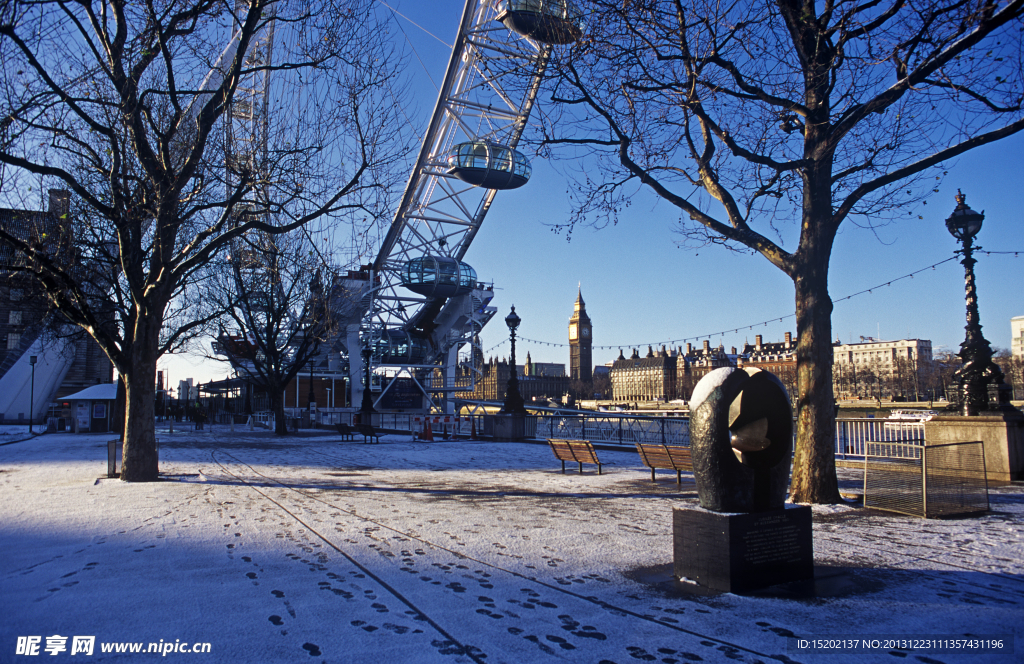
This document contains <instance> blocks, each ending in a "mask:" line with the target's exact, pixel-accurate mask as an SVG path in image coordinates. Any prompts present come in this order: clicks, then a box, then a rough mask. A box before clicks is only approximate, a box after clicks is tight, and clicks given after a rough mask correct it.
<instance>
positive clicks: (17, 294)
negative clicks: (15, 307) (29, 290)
mask: <svg viewBox="0 0 1024 664" xmlns="http://www.w3.org/2000/svg"><path fill="white" fill-rule="evenodd" d="M23 299H25V289H24V288H12V289H11V302H20V301H21V300H23Z"/></svg>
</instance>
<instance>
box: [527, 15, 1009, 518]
mask: <svg viewBox="0 0 1024 664" xmlns="http://www.w3.org/2000/svg"><path fill="white" fill-rule="evenodd" d="M588 7H590V8H591V9H592V12H591V13H590V15H589V17H588V28H587V33H586V34H585V35H584V36H583V38H582V39H581V41H580V42H579V43H577V44H576V45H574V46H573V47H572V49H571V51H570V52H569V54H568V55H567V56H566V57H564V58H563V59H562V60H561V62H559V63H558V64H557V66H556V67H554V70H555V71H556V72H557V74H556V77H555V79H554V80H553V81H552V82H551V84H550V91H551V94H550V96H551V98H552V101H553V102H555V103H556V104H557V105H556V106H554V107H552V106H550V105H549V106H546V108H548V109H550V110H551V113H549V116H548V122H547V123H546V126H545V127H544V130H543V131H544V135H543V137H542V139H541V149H542V151H544V150H545V149H549V150H551V151H552V152H553V153H555V154H571V156H572V158H573V161H572V162H570V164H580V167H579V170H578V171H577V177H576V178H575V179H576V183H575V185H574V187H573V196H574V201H575V214H574V216H573V217H572V219H571V220H570V222H569V226H570V230H571V226H572V224H574V223H580V222H583V223H596V224H598V225H600V224H602V223H608V222H614V221H616V220H617V218H618V215H619V213H620V211H621V210H622V209H623V207H624V206H625V205H627V204H628V203H629V200H630V198H631V196H632V195H634V194H635V192H636V191H637V190H638V189H639V188H640V187H644V188H647V189H648V190H650V191H652V192H654V194H655V195H656V196H658V197H660V198H661V199H662V200H664V201H667V202H668V203H670V204H671V205H673V206H675V208H677V209H678V211H679V213H680V218H681V223H682V226H681V228H682V232H683V233H684V236H685V241H686V242H689V243H696V244H706V243H714V244H720V245H724V246H726V247H729V248H732V249H736V250H740V251H753V252H756V253H759V254H761V255H762V256H763V257H764V258H765V259H767V260H768V261H770V262H771V263H772V264H773V265H775V266H776V267H778V268H779V269H780V270H782V271H783V272H784V273H785V274H786V275H788V276H789V277H790V278H791V279H792V281H793V285H794V288H795V291H796V318H797V333H798V342H797V348H796V352H797V363H798V366H797V371H798V376H799V388H798V395H797V417H798V424H797V431H798V442H797V448H796V456H795V459H794V469H793V478H792V483H791V488H790V496H791V499H792V500H794V501H797V502H814V503H830V502H836V501H838V500H839V491H838V485H837V480H836V473H835V461H834V455H833V443H832V438H833V420H834V415H833V394H832V372H831V368H832V361H833V358H832V347H831V339H832V330H831V313H832V300H831V298H830V296H829V292H828V268H829V262H830V257H831V254H832V247H833V243H834V241H835V238H836V233H837V231H838V230H839V228H840V226H841V225H842V224H843V223H844V222H845V221H847V220H848V219H850V218H859V219H861V220H863V221H862V222H861V223H866V224H868V225H872V224H878V223H881V222H883V221H885V220H891V219H894V218H896V217H898V216H900V215H903V216H905V215H906V214H908V212H907V208H906V205H907V204H908V203H910V202H915V201H919V200H921V199H922V198H923V197H924V196H925V195H926V194H927V193H928V192H930V191H931V190H932V189H933V188H934V187H935V185H934V180H930V182H931V183H932V184H931V185H929V184H928V182H929V178H931V177H933V176H934V173H929V171H930V169H933V168H934V167H937V166H939V165H941V164H942V163H944V162H946V161H948V160H950V159H952V158H954V157H956V156H958V155H961V154H963V153H965V152H967V151H968V150H970V149H972V148H974V147H977V146H980V145H984V144H987V143H991V142H993V141H996V140H999V139H1001V138H1004V137H1007V136H1010V135H1012V134H1014V133H1016V132H1018V131H1020V130H1021V129H1024V118H1022V112H1021V99H1022V86H1024V81H1022V80H1021V69H1022V54H1021V40H1020V18H1021V15H1022V10H1024V0H1009V1H989V0H968V1H962V0H946V1H940V2H936V1H934V0H932V1H928V2H917V1H914V0H883V1H879V2H876V1H868V2H861V1H859V0H828V1H825V2H814V1H812V0H802V1H801V0H777V1H776V2H764V1H760V2H758V1H755V2H745V1H744V2H741V1H739V0H736V1H733V2H726V3H721V2H717V1H707V0H694V1H692V2H685V3H684V2H683V1H682V0H626V1H625V2H623V0H594V1H593V2H590V3H588ZM555 148H557V149H555ZM594 155H597V156H598V157H599V159H597V163H596V164H595V163H593V162H594V160H593V159H592V158H589V157H593V156H594ZM570 168H572V166H570ZM790 222H795V224H796V225H797V226H798V228H799V235H798V238H797V240H796V244H795V246H793V247H791V248H790V249H786V248H784V244H785V242H784V241H783V236H784V234H785V233H786V232H789V233H790V234H791V235H792V232H793V231H792V229H793V226H792V225H788V226H787V224H788V223H790Z"/></svg>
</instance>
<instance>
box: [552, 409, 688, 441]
mask: <svg viewBox="0 0 1024 664" xmlns="http://www.w3.org/2000/svg"><path fill="white" fill-rule="evenodd" d="M537 437H538V438H567V439H572V440H589V441H590V442H592V443H606V444H611V445H623V446H628V447H633V445H634V443H661V444H665V445H687V446H688V445H689V444H690V421H689V420H688V419H683V418H668V417H642V416H636V415H631V416H622V415H605V414H601V415H579V416H566V415H553V416H548V415H540V416H537Z"/></svg>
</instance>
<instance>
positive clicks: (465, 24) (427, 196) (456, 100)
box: [348, 0, 551, 410]
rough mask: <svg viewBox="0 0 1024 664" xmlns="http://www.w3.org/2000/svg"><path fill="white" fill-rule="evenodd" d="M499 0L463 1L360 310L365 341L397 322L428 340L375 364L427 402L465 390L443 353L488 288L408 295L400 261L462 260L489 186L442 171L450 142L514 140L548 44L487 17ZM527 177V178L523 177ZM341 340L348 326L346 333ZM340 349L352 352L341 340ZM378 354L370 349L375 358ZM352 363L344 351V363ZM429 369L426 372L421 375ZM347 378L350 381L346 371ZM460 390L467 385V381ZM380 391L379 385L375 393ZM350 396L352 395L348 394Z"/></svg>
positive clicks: (472, 319)
mask: <svg viewBox="0 0 1024 664" xmlns="http://www.w3.org/2000/svg"><path fill="white" fill-rule="evenodd" d="M500 5H501V2H500V0H467V2H466V7H465V10H464V11H463V15H462V22H461V24H460V27H459V34H458V37H457V39H456V40H455V45H454V47H453V49H452V55H451V59H450V61H449V64H448V70H447V72H446V74H445V77H444V82H443V84H442V86H441V89H440V92H439V95H438V99H437V104H436V106H435V107H434V113H433V115H432V116H431V119H430V124H429V126H428V129H427V132H426V136H425V137H424V139H423V144H422V146H421V147H420V151H419V155H418V158H417V160H416V164H415V167H414V169H413V172H412V175H411V176H410V178H409V181H408V183H407V185H406V188H405V193H404V195H403V197H402V200H401V203H400V206H399V208H398V211H397V213H396V215H395V218H394V220H393V222H392V224H391V227H390V229H389V231H388V233H387V235H386V237H385V239H384V242H383V244H382V245H381V247H380V251H379V253H378V255H377V258H376V260H375V261H374V263H373V266H372V269H373V274H372V279H373V280H374V284H375V287H374V288H373V297H372V300H371V302H370V303H369V306H368V307H367V308H366V309H365V310H363V311H362V316H361V325H360V326H361V336H362V341H361V343H363V344H366V343H373V342H374V340H376V339H379V338H380V337H381V336H382V335H383V334H385V333H386V331H387V330H393V329H400V330H403V331H405V332H407V333H410V334H415V335H418V336H419V337H421V338H425V339H426V340H427V341H428V342H429V349H430V351H429V354H428V357H427V358H425V359H424V360H421V363H426V365H427V366H431V367H434V369H425V368H423V366H422V364H421V366H419V367H417V366H412V365H400V364H398V365H396V364H394V363H393V362H391V361H389V362H387V366H388V367H389V368H388V369H387V370H384V369H381V372H382V373H387V374H390V375H398V372H396V371H395V370H394V369H395V368H396V367H403V368H405V369H407V371H403V372H402V373H403V375H416V376H417V384H419V385H421V386H422V388H423V389H424V393H425V394H430V395H433V398H432V400H431V402H432V403H431V406H432V407H434V408H438V409H445V410H449V408H447V404H446V402H447V397H446V395H447V394H449V393H451V392H455V391H462V390H465V389H466V388H465V386H462V385H460V384H459V383H460V381H458V380H456V379H455V372H454V368H453V367H452V368H451V369H452V370H449V369H450V368H449V367H448V364H450V363H451V362H453V361H454V360H452V359H451V358H457V356H458V349H459V348H460V347H462V346H463V345H464V344H466V343H468V342H470V341H471V339H472V338H473V337H475V335H478V334H479V333H480V330H481V329H482V328H483V327H484V326H485V325H486V324H487V322H488V321H489V320H490V319H491V317H493V315H494V313H495V311H496V310H495V308H494V307H490V306H488V303H489V302H490V299H491V297H492V296H493V289H492V288H489V287H485V286H483V285H482V284H479V285H478V287H477V288H476V289H474V290H473V291H472V292H471V293H469V294H466V295H460V296H457V297H454V298H451V299H449V300H445V299H444V298H428V297H423V296H419V295H415V294H413V293H411V292H410V291H408V290H406V289H405V288H403V287H402V280H401V269H402V268H403V266H405V264H406V263H407V262H408V261H410V260H411V259H413V258H419V257H421V256H424V255H427V254H431V255H439V256H449V257H452V258H455V259H457V260H462V259H463V257H464V256H465V255H466V251H467V250H468V249H469V246H470V243H471V242H472V241H473V238H474V237H475V236H476V233H477V231H478V230H479V228H480V225H481V223H482V222H483V220H484V217H485V216H486V214H487V211H488V209H489V208H490V206H491V202H492V201H493V200H494V195H495V193H496V191H495V190H493V189H483V188H480V187H474V186H471V185H468V184H466V183H465V182H463V181H461V180H459V179H457V178H455V177H454V176H452V175H449V174H448V164H447V161H446V157H447V155H448V152H449V151H450V150H451V148H452V147H453V146H454V145H457V144H459V143H463V142H467V141H488V142H490V143H496V144H499V145H503V146H507V147H510V148H515V147H516V146H517V145H518V143H519V140H520V137H521V135H522V132H523V129H524V128H525V127H526V122H527V119H528V118H529V115H530V111H531V110H532V108H533V105H534V102H535V100H536V97H537V91H538V89H539V87H540V82H541V79H542V77H543V75H544V70H545V67H546V66H547V62H548V57H549V55H550V52H551V47H550V46H547V45H544V44H540V43H538V42H535V41H533V40H531V39H528V38H525V37H522V36H520V35H518V34H516V33H514V32H511V31H510V30H508V29H507V28H506V27H505V26H504V25H502V24H501V23H499V22H498V21H497V20H496V19H497V17H498V15H499V9H500ZM527 186H528V185H527ZM349 339H350V340H351V335H350V336H349ZM349 346H350V347H349V348H348V352H349V357H350V358H352V357H354V356H355V355H358V352H357V351H356V349H354V348H351V341H350V343H349ZM384 364H385V358H381V357H375V358H371V365H373V366H374V367H379V366H381V365H384ZM355 366H356V363H352V362H351V360H350V367H352V368H353V370H354V367H355ZM428 373H429V374H431V375H432V376H435V377H440V380H438V379H436V378H432V379H427V378H426V374H428ZM352 384H353V385H357V384H359V380H358V376H355V375H353V380H352ZM470 389H472V388H471V387H470ZM382 394H383V393H382ZM354 397H355V395H353V398H354Z"/></svg>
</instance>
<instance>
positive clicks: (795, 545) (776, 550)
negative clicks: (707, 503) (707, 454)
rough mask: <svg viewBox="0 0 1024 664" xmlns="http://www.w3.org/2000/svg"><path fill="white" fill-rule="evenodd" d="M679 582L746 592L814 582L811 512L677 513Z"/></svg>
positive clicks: (804, 508) (675, 540)
mask: <svg viewBox="0 0 1024 664" xmlns="http://www.w3.org/2000/svg"><path fill="white" fill-rule="evenodd" d="M672 540H673V549H674V567H673V570H674V573H675V576H676V578H680V579H683V578H685V579H689V580H690V581H694V582H696V583H698V584H699V585H701V586H705V587H707V588H711V589H714V590H721V591H723V592H740V593H741V592H745V591H752V590H758V589H760V588H767V587H768V586H774V585H777V584H780V583H789V582H791V581H803V580H807V579H813V578H814V547H813V539H812V534H811V508H810V507H808V506H806V505H801V506H791V507H788V508H786V509H781V510H772V511H769V512H757V513H751V514H725V513H722V512H711V511H709V510H705V509H703V508H699V507H698V508H685V507H676V508H674V509H673V510H672Z"/></svg>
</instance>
